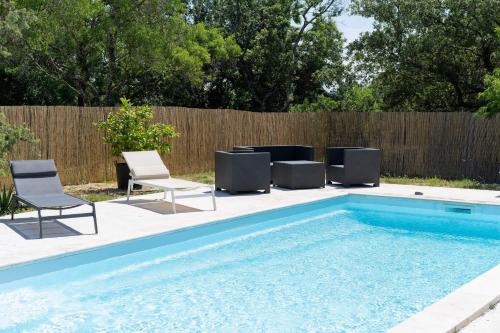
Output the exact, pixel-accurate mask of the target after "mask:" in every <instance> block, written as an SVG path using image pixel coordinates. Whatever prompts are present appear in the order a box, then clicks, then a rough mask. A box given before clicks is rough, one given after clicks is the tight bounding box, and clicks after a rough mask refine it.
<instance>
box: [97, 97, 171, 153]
mask: <svg viewBox="0 0 500 333" xmlns="http://www.w3.org/2000/svg"><path fill="white" fill-rule="evenodd" d="M120 100H121V102H122V106H121V107H120V110H118V111H117V112H113V113H110V114H109V115H108V118H107V119H106V120H104V121H101V122H99V123H97V124H96V126H97V128H98V129H99V130H101V131H103V132H104V141H105V142H106V143H109V144H111V153H112V154H113V156H120V154H121V153H122V152H124V151H142V150H157V151H158V152H159V153H160V154H162V153H168V152H170V148H171V146H170V143H169V142H168V141H167V140H168V139H171V138H175V137H178V136H179V134H178V133H177V131H176V129H175V127H174V126H173V125H170V124H152V123H151V121H152V120H153V111H152V110H151V107H150V106H148V105H143V106H134V105H133V104H132V103H131V102H130V101H129V100H128V99H126V98H121V99H120Z"/></svg>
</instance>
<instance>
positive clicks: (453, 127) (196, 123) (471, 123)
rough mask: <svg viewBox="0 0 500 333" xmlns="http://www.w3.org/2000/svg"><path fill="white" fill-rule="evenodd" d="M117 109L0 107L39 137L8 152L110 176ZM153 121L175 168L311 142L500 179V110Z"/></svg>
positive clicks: (84, 174)
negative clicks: (103, 124) (168, 140)
mask: <svg viewBox="0 0 500 333" xmlns="http://www.w3.org/2000/svg"><path fill="white" fill-rule="evenodd" d="M113 110H114V108H104V107H72V106H1V107H0V112H3V113H4V114H5V115H6V117H7V119H8V121H9V122H11V123H13V124H24V125H25V126H27V127H29V128H30V129H31V130H32V131H33V133H34V134H35V135H36V137H37V138H39V143H38V144H37V147H36V148H37V150H38V152H37V153H34V152H33V149H32V148H33V147H29V146H28V145H25V144H24V145H23V144H21V145H19V146H18V147H17V148H16V149H15V151H14V152H13V153H12V156H11V158H14V159H26V158H33V157H40V158H51V159H54V160H55V161H56V164H57V166H58V169H59V170H60V173H61V179H62V181H63V182H64V183H65V184H80V183H88V182H98V181H111V180H114V179H115V176H114V165H113V162H114V158H113V157H112V156H111V155H110V149H109V146H107V145H106V144H104V143H103V141H102V135H101V133H99V132H98V131H97V130H96V128H95V126H94V123H95V122H97V121H99V120H103V119H105V117H106V115H107V114H108V113H109V112H111V111H113ZM154 114H155V120H156V121H160V122H166V123H171V124H173V125H175V126H176V127H177V130H178V132H179V133H180V137H179V138H176V139H173V140H172V144H173V150H172V152H171V153H170V154H169V155H167V156H165V162H166V163H167V165H168V166H169V168H170V170H171V172H172V173H174V174H185V173H195V172H203V171H209V170H212V169H213V163H214V151H215V150H219V149H230V148H231V147H232V146H235V145H261V144H309V145H313V146H314V147H315V148H316V158H317V159H318V160H322V159H323V155H324V149H325V147H327V146H366V147H377V148H380V149H382V172H383V173H384V174H388V175H393V176H403V175H405V176H418V177H431V176H438V177H442V178H447V179H456V178H470V179H477V180H480V181H485V182H495V181H499V179H498V172H499V166H500V116H497V117H496V118H494V119H489V120H488V119H482V118H478V117H475V116H473V115H471V114H470V113H437V112H427V113H397V112H396V113H394V112H392V113H253V112H246V111H237V110H209V109H191V108H181V107H155V108H154Z"/></svg>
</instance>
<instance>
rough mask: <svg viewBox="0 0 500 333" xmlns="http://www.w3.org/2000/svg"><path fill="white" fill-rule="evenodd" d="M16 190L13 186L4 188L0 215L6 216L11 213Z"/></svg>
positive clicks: (1, 193)
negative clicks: (13, 195)
mask: <svg viewBox="0 0 500 333" xmlns="http://www.w3.org/2000/svg"><path fill="white" fill-rule="evenodd" d="M13 193H14V188H13V187H12V186H10V187H7V186H5V185H4V186H3V188H2V189H1V190H0V215H5V214H7V213H8V212H9V211H10V204H11V202H12V194H13Z"/></svg>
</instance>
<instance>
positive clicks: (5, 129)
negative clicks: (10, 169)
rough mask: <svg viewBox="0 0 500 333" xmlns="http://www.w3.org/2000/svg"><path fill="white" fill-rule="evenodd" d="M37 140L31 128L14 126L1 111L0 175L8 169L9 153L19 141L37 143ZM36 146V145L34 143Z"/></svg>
mask: <svg viewBox="0 0 500 333" xmlns="http://www.w3.org/2000/svg"><path fill="white" fill-rule="evenodd" d="M36 141H37V140H36V139H35V137H34V136H33V134H32V133H31V132H30V130H29V129H28V128H26V127H23V126H12V125H11V124H9V123H8V122H7V119H6V118H5V115H4V114H3V113H0V175H5V171H6V170H7V166H8V164H7V154H8V153H10V152H11V151H12V149H13V148H14V146H15V145H16V144H17V143H19V142H29V143H35V142H36ZM33 147H35V145H33Z"/></svg>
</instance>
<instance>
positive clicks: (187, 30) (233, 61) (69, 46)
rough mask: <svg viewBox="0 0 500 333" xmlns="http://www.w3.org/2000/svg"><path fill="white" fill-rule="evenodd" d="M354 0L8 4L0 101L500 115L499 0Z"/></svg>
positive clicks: (1, 37)
mask: <svg viewBox="0 0 500 333" xmlns="http://www.w3.org/2000/svg"><path fill="white" fill-rule="evenodd" d="M350 2H351V5H350V7H349V9H347V8H342V6H343V4H344V3H345V2H343V1H341V0H279V1H278V0H248V1H242V0H4V1H2V2H1V3H0V104H4V105H8V104H49V105H50V104H66V105H68V104H69V105H75V104H77V105H110V106H111V105H116V104H117V103H119V96H127V97H128V98H130V99H131V100H133V101H135V102H136V103H139V104H155V105H182V106H194V107H209V108H234V109H244V110H251V111H270V112H281V111H295V112H306V111H307V112H308V111H326V110H330V111H477V110H479V109H480V108H481V110H482V113H484V114H492V112H493V111H491V108H496V104H495V103H494V102H492V98H493V97H494V96H495V93H494V91H495V87H496V84H495V82H496V81H495V80H497V79H496V77H497V76H496V74H495V73H496V72H495V69H496V68H498V67H499V62H500V56H499V48H500V42H499V40H498V38H497V37H496V36H495V27H497V26H498V25H499V24H500V16H499V14H498V10H495V9H496V8H500V0H481V1H476V0H352V1H350ZM343 10H350V12H351V13H353V14H357V15H362V16H365V17H371V18H373V20H374V27H373V30H372V31H369V32H365V33H363V34H361V35H360V36H359V37H358V38H357V40H355V41H354V42H352V43H350V44H349V45H346V44H345V41H344V40H343V36H342V34H341V33H340V32H339V30H338V29H337V26H336V24H335V18H336V16H338V15H339V14H340V13H341V11H343ZM478 96H479V98H478Z"/></svg>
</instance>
